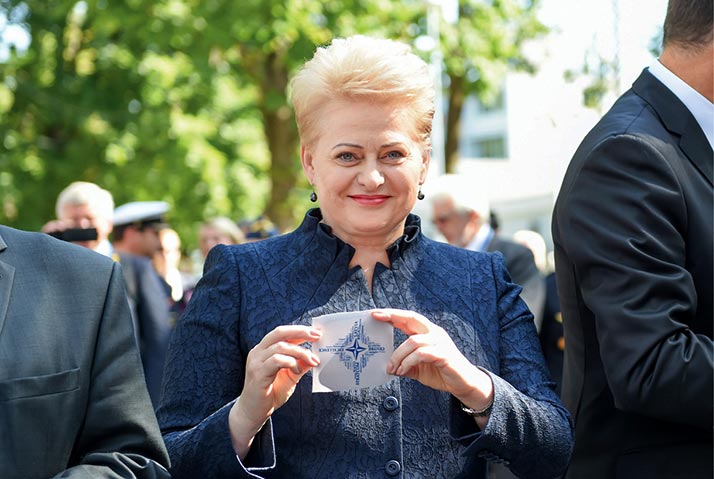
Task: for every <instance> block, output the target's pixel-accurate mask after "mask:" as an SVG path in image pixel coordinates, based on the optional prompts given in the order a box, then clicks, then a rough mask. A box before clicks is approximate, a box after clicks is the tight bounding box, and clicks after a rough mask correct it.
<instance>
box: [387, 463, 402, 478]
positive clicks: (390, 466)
mask: <svg viewBox="0 0 714 479" xmlns="http://www.w3.org/2000/svg"><path fill="white" fill-rule="evenodd" d="M401 470H402V465H401V464H399V461H395V460H394V459H392V460H391V461H387V463H386V464H385V465H384V472H386V473H387V475H389V476H396V475H397V474H399V472H400V471H401Z"/></svg>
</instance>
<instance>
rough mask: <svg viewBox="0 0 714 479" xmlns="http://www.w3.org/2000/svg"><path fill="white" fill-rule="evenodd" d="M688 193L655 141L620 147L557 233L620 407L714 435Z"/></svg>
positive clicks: (583, 182) (565, 213)
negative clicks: (697, 320) (696, 326)
mask: <svg viewBox="0 0 714 479" xmlns="http://www.w3.org/2000/svg"><path fill="white" fill-rule="evenodd" d="M682 188H683V185H681V184H680V183H679V181H678V179H677V177H676V176H675V174H674V172H673V171H672V170H671V167H670V165H669V164H668V163H667V162H666V161H665V158H664V157H663V154H662V153H661V152H660V151H658V149H657V147H655V145H654V144H652V143H650V141H647V140H646V139H643V138H639V137H635V136H631V135H621V136H618V137H613V138H610V139H607V140H605V141H604V142H602V143H601V144H599V145H598V146H597V147H596V148H595V149H594V150H593V152H592V153H591V155H590V157H589V158H588V159H587V161H586V163H585V166H584V168H583V170H582V171H581V172H580V174H579V175H578V177H577V178H576V180H575V182H574V183H573V184H572V187H571V188H570V189H569V191H568V192H567V206H566V207H565V208H562V209H561V211H560V212H559V216H558V223H559V225H560V228H561V241H562V243H563V248H564V249H565V251H566V253H567V255H568V256H569V257H570V258H571V259H572V261H573V264H574V265H575V266H574V269H575V271H574V274H575V276H576V277H577V279H578V283H579V292H580V294H581V295H582V300H583V302H584V303H585V304H586V306H587V308H588V309H590V311H592V312H593V314H594V316H595V322H596V330H597V337H598V341H599V345H600V355H601V357H602V361H603V365H604V369H605V374H606V376H607V381H608V384H609V386H610V389H611V390H612V393H613V397H614V401H615V406H616V407H617V408H619V409H621V410H625V411H632V412H637V413H639V414H645V415H648V416H650V417H654V418H661V419H664V420H667V421H672V422H679V423H683V424H689V425H692V426H696V427H706V428H711V424H712V404H711V396H712V390H713V389H714V384H713V376H712V370H713V369H714V363H713V357H714V348H713V347H712V340H711V338H709V337H707V336H704V335H700V334H695V333H694V332H693V331H692V330H691V329H690V328H689V327H688V324H690V322H691V319H692V318H693V317H694V315H695V313H696V308H697V295H696V291H695V285H694V281H693V278H692V276H691V275H690V273H689V272H688V271H687V269H686V267H687V265H686V264H685V263H686V248H687V241H696V238H686V233H685V231H686V222H687V205H686V204H685V202H684V195H683V192H682ZM566 320H567V318H566Z"/></svg>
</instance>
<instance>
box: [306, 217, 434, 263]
mask: <svg viewBox="0 0 714 479" xmlns="http://www.w3.org/2000/svg"><path fill="white" fill-rule="evenodd" d="M299 229H304V230H305V231H306V232H307V231H314V232H315V239H316V240H317V243H318V245H319V247H320V248H324V249H325V250H326V251H332V253H333V258H337V256H339V255H340V253H341V252H342V251H343V250H345V249H347V252H348V253H349V254H347V257H348V258H349V259H350V260H351V259H352V255H354V251H355V250H354V247H353V246H352V245H350V244H348V243H345V242H344V241H343V240H342V239H340V238H339V237H337V236H335V235H334V234H333V232H332V228H331V227H330V226H329V225H327V224H325V223H322V212H321V211H320V208H312V209H310V210H308V212H307V213H306V215H305V219H304V220H303V224H302V225H301V227H300V228H299ZM420 233H421V218H419V217H418V216H417V215H415V214H413V213H410V214H409V215H407V218H406V220H405V222H404V233H403V234H402V235H401V236H400V237H399V238H397V239H396V241H394V242H393V243H392V244H391V245H390V246H389V247H388V248H387V256H388V257H389V260H390V261H391V262H394V261H395V260H396V259H398V258H399V257H400V256H402V255H404V252H405V251H407V250H408V249H409V248H410V247H411V246H412V245H413V244H415V243H416V242H417V241H418V239H419V237H420V236H421V235H420Z"/></svg>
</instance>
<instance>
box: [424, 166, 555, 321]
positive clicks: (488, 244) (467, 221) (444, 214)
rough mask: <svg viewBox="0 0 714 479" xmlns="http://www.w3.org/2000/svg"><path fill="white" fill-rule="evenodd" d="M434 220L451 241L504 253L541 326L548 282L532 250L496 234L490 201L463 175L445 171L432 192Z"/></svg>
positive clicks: (478, 248) (507, 263)
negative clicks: (490, 223)
mask: <svg viewBox="0 0 714 479" xmlns="http://www.w3.org/2000/svg"><path fill="white" fill-rule="evenodd" d="M431 206H432V221H433V222H434V226H436V227H437V229H438V230H439V232H440V233H441V234H442V235H443V236H444V238H445V239H446V241H448V243H449V244H451V245H454V246H459V247H461V248H466V249H468V250H471V251H482V252H494V251H498V252H500V253H501V254H503V256H504V258H505V260H506V269H507V270H508V272H509V273H510V275H511V278H512V279H513V282H514V283H516V284H518V285H520V286H521V287H522V288H523V290H522V291H521V297H522V298H523V300H524V301H525V302H526V304H527V305H528V308H529V309H530V310H531V312H532V313H533V317H534V322H535V325H536V328H538V329H540V326H541V323H542V317H543V305H544V303H545V282H544V279H543V275H542V274H541V272H540V271H539V270H538V267H537V266H536V264H535V260H534V259H533V253H531V251H530V250H529V249H528V248H526V247H525V246H522V245H520V244H518V243H515V242H513V241H510V240H507V239H505V238H503V237H502V236H501V235H500V234H497V233H496V232H495V231H494V230H493V228H491V226H490V225H489V223H488V219H489V217H490V211H489V210H490V207H489V202H488V200H487V199H486V198H484V197H483V195H481V194H479V193H477V192H474V187H473V185H471V184H470V183H469V182H467V181H465V179H463V178H459V177H456V176H455V175H444V176H442V177H441V178H439V180H438V182H437V185H436V187H435V188H434V191H433V193H431Z"/></svg>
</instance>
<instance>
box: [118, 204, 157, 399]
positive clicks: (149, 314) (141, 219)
mask: <svg viewBox="0 0 714 479" xmlns="http://www.w3.org/2000/svg"><path fill="white" fill-rule="evenodd" d="M168 209H169V207H168V204H166V203H164V202H163V201H136V202H131V203H127V204H125V205H122V206H119V207H117V208H116V209H115V210H114V221H113V222H114V236H113V237H114V248H115V249H116V252H117V259H118V261H119V262H120V263H121V265H122V269H123V270H124V278H125V279H126V289H127V292H128V297H129V305H130V307H131V312H132V317H133V318H134V321H135V324H136V328H137V330H138V339H139V352H140V353H141V361H142V363H143V365H144V375H145V376H146V385H147V386H148V389H149V395H150V396H151V401H152V403H153V404H154V407H157V406H158V403H159V397H160V395H161V378H162V376H163V370H164V362H165V360H166V350H167V348H168V343H169V338H170V336H171V313H170V298H169V297H168V295H167V293H166V289H165V288H164V287H163V286H162V280H161V278H160V277H159V275H158V273H157V272H156V270H155V269H154V266H153V265H152V263H151V258H152V257H153V255H154V254H155V253H156V252H157V251H159V249H160V248H161V242H160V241H159V231H160V230H161V229H163V228H165V227H167V224H166V220H165V218H164V215H165V214H166V212H167V211H168Z"/></svg>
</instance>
